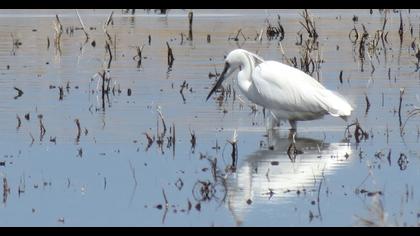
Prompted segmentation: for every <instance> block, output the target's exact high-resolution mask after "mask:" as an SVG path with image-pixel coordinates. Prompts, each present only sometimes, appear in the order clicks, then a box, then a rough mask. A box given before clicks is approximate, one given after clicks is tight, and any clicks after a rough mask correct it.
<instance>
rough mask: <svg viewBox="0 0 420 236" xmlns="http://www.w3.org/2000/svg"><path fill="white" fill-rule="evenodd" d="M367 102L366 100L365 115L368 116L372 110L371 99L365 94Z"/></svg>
mask: <svg viewBox="0 0 420 236" xmlns="http://www.w3.org/2000/svg"><path fill="white" fill-rule="evenodd" d="M365 100H366V111H365V115H367V113H368V111H369V108H370V102H369V98H368V96H367V94H365Z"/></svg>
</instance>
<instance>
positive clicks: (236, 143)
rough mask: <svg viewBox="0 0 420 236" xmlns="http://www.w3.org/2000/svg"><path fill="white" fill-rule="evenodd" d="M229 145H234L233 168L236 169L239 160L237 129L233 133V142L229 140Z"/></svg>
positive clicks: (232, 154)
mask: <svg viewBox="0 0 420 236" xmlns="http://www.w3.org/2000/svg"><path fill="white" fill-rule="evenodd" d="M228 143H230V144H231V145H232V153H231V157H232V167H233V168H234V169H235V168H236V161H237V160H238V140H237V135H236V129H235V130H234V131H233V137H232V140H228Z"/></svg>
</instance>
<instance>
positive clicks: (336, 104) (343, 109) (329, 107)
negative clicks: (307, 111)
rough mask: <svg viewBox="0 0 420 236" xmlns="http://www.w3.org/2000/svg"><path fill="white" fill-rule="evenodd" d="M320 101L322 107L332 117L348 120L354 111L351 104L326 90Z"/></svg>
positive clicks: (321, 94) (320, 96)
mask: <svg viewBox="0 0 420 236" xmlns="http://www.w3.org/2000/svg"><path fill="white" fill-rule="evenodd" d="M318 99H319V101H320V103H321V106H322V107H323V108H324V109H325V110H326V111H327V112H328V113H329V114H330V115H332V116H339V117H341V118H343V119H344V120H347V117H349V116H350V115H351V112H352V111H353V107H352V106H351V105H350V103H349V102H348V101H347V100H346V99H345V98H344V97H343V96H342V95H340V94H338V93H336V92H333V91H330V90H327V89H325V90H323V91H322V92H321V93H320V94H319V96H318Z"/></svg>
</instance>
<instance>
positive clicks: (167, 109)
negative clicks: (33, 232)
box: [0, 10, 420, 226]
mask: <svg viewBox="0 0 420 236" xmlns="http://www.w3.org/2000/svg"><path fill="white" fill-rule="evenodd" d="M110 12H111V10H80V15H81V17H82V18H83V21H84V23H85V25H86V26H87V27H88V28H89V27H93V28H92V29H89V30H88V33H89V36H90V38H89V41H88V42H87V43H86V44H85V43H84V42H85V35H84V33H83V31H82V30H75V31H74V33H73V34H69V33H66V28H68V27H80V25H79V22H78V20H77V15H76V13H75V11H73V10H1V11H0V39H1V40H0V90H1V92H0V100H1V101H2V102H1V103H0V113H1V115H0V150H1V153H0V154H1V155H0V163H2V165H0V175H1V178H2V181H1V182H0V186H2V187H1V188H0V192H2V193H3V195H2V196H3V201H2V205H1V207H0V219H1V220H0V225H2V226H356V225H361V221H360V218H363V219H368V220H371V221H373V222H374V223H376V224H384V225H398V226H403V225H418V224H419V222H420V221H419V214H420V198H419V197H418V195H417V192H418V191H419V190H420V186H419V184H418V181H417V180H418V179H419V177H420V171H419V167H420V166H419V164H420V162H419V151H420V149H419V117H413V118H411V119H410V120H408V122H407V123H406V125H405V128H404V132H403V134H400V125H399V117H398V106H399V97H400V88H405V93H404V95H403V100H402V111H401V116H402V121H403V122H404V121H405V120H406V118H407V114H408V112H409V111H411V110H413V109H414V108H415V107H419V106H420V99H419V97H418V96H419V95H418V91H419V87H420V74H419V72H416V65H415V63H416V62H417V58H416V56H415V54H416V52H417V50H418V47H417V46H416V50H413V48H412V47H411V44H412V42H413V40H416V41H415V43H418V38H419V37H420V36H419V35H420V31H419V23H420V22H419V16H420V14H419V13H420V12H419V11H416V10H411V11H410V12H408V11H407V10H403V11H402V17H403V24H404V38H403V41H402V44H401V46H400V38H399V35H398V28H399V26H400V17H399V16H400V15H399V13H397V12H393V11H389V12H388V13H387V14H388V15H387V19H388V20H387V24H386V27H385V32H389V33H388V36H387V41H388V42H387V43H386V44H385V48H386V53H385V51H384V49H383V48H382V43H381V42H379V44H378V47H379V48H380V49H378V51H377V57H376V56H373V55H372V60H371V61H370V60H369V58H368V56H367V53H366V59H365V61H364V63H363V68H364V70H363V72H362V71H361V65H362V64H361V62H360V59H359V57H358V44H357V45H356V46H353V44H352V42H351V41H350V39H349V32H350V30H351V29H352V28H353V26H354V25H355V27H356V28H357V29H358V31H359V32H361V31H362V24H363V25H364V26H365V27H366V30H367V32H368V33H369V39H368V41H371V40H372V39H373V37H374V34H375V32H376V30H379V29H382V25H383V20H384V14H385V13H384V12H379V11H378V10H374V11H373V12H372V14H370V12H369V10H310V11H309V12H310V14H311V15H312V16H313V19H314V21H315V22H316V28H317V32H318V34H319V39H318V40H319V43H320V50H319V51H320V55H321V57H322V59H323V60H324V62H323V63H321V68H320V70H319V74H316V73H314V77H315V78H317V79H319V80H320V82H321V83H322V84H323V85H324V86H325V87H327V88H329V89H332V90H336V91H338V92H339V93H341V94H343V95H344V96H346V97H347V98H348V99H349V100H350V101H351V102H352V103H353V104H354V105H355V107H356V109H355V112H354V114H353V116H352V117H351V118H350V119H349V120H348V122H347V123H346V122H344V121H343V120H341V119H336V118H333V117H329V116H326V117H324V118H323V119H320V120H316V121H310V122H299V123H298V138H297V143H296V146H297V148H298V149H299V150H301V151H302V152H303V153H300V154H298V155H297V156H296V159H295V161H294V162H292V161H291V159H290V158H289V156H288V155H287V149H288V147H289V144H290V140H289V139H288V138H287V134H288V129H289V125H288V124H287V123H284V124H282V125H281V126H280V128H279V129H278V130H276V131H274V132H273V133H270V134H269V136H268V137H267V135H266V134H267V131H266V119H265V118H264V115H263V112H262V109H261V108H260V107H258V108H257V111H256V112H253V111H252V109H251V108H250V106H249V105H250V102H249V101H247V100H246V98H245V97H243V96H242V95H241V94H240V92H239V90H238V89H237V87H236V85H235V82H234V80H227V81H228V82H227V83H225V87H228V86H229V85H230V86H231V88H234V89H235V91H236V96H235V99H233V97H234V96H233V95H231V96H227V97H226V98H225V100H224V101H222V102H219V101H217V100H216V99H215V98H216V97H217V96H213V99H210V100H209V101H208V102H206V101H205V98H206V96H207V94H208V92H209V89H210V88H211V86H212V85H213V83H214V81H215V78H214V77H212V78H209V73H213V74H214V73H215V72H216V71H217V72H218V73H220V72H221V70H222V69H223V68H222V67H223V58H224V56H225V55H226V54H227V53H228V52H229V51H230V50H232V49H235V48H238V47H241V48H244V49H247V50H249V51H252V52H257V53H258V54H259V55H261V56H262V57H263V58H265V59H273V60H279V61H282V62H286V60H285V57H283V56H282V52H281V50H280V45H279V43H278V42H279V40H278V39H274V40H268V39H267V37H266V35H265V34H264V35H263V39H262V41H261V42H260V41H258V40H255V38H256V35H257V33H258V32H260V30H261V29H265V27H266V22H265V20H266V19H269V21H270V23H271V24H273V25H276V24H277V15H280V17H281V20H280V22H281V24H282V26H283V27H284V31H285V38H284V40H282V41H281V46H282V48H283V50H284V52H285V54H286V56H287V57H288V58H292V57H295V56H296V57H297V58H299V57H300V54H299V49H300V46H299V45H296V42H297V41H299V37H298V36H297V32H298V31H300V30H303V31H302V32H303V35H304V38H305V37H307V36H306V34H305V31H304V29H303V27H302V26H301V25H300V24H299V21H303V18H302V16H301V15H300V14H301V13H302V10H194V11H193V12H194V20H193V40H192V41H190V40H187V36H188V18H187V15H188V11H184V10H169V12H168V13H167V14H166V15H161V14H157V13H154V11H150V12H146V11H143V10H137V11H136V12H135V15H131V14H129V13H127V14H124V13H123V12H122V11H121V10H114V16H113V25H110V26H109V27H108V33H109V34H110V36H111V38H112V40H113V41H114V42H115V41H116V43H114V44H113V45H112V53H113V60H112V62H111V67H110V72H109V73H110V76H111V77H112V81H111V87H112V86H115V87H114V88H115V94H112V93H110V94H109V100H106V101H105V109H103V108H102V106H101V103H102V97H101V90H100V86H99V87H98V85H100V83H98V78H97V77H94V75H95V74H96V73H97V72H100V71H102V69H103V68H104V66H106V63H107V62H108V60H107V58H108V54H107V53H106V50H105V34H104V32H103V30H102V25H103V23H104V22H105V21H106V19H107V17H108V15H109V13H110ZM55 14H58V15H59V17H60V20H61V23H62V24H63V28H64V33H63V35H62V39H61V54H60V52H59V51H58V50H57V49H56V48H55V46H54V27H53V21H54V19H55ZM354 15H356V16H358V21H357V22H355V23H354V22H353V21H352V18H353V16H354ZM411 26H412V27H413V35H411V33H410V27H411ZM239 29H242V32H243V34H244V35H245V37H246V40H244V38H243V37H241V36H240V37H238V39H239V40H238V41H234V40H228V38H229V37H234V36H235V35H236V33H237V32H238V30H239ZM181 33H182V34H183V36H182V37H181ZM11 34H13V38H14V39H15V40H16V39H18V40H19V41H20V42H21V45H19V44H17V45H14V44H13V41H12V37H11ZM208 34H210V35H211V42H207V35H208ZM149 35H150V36H151V43H150V45H149V44H148V36H149ZM47 38H48V39H49V41H50V45H49V47H48V43H47ZM92 41H95V43H96V46H95V47H93V46H92V44H91V43H92ZM181 41H182V42H181ZM166 42H168V43H169V44H170V46H171V48H172V50H173V54H174V57H175V61H174V63H173V65H172V67H171V68H168V64H167V46H166ZM143 44H144V48H143V53H142V56H143V57H144V58H143V59H142V63H141V65H140V67H138V66H137V62H136V61H135V60H133V57H134V56H135V55H136V47H137V46H140V47H141V46H142V45H143ZM337 47H338V49H337ZM354 47H355V49H354ZM366 51H367V49H366ZM371 63H372V64H373V66H374V68H375V70H374V71H373V73H372V66H371ZM389 68H391V70H390V78H391V79H390V80H389V78H388V70H389ZM341 70H342V71H343V76H342V78H343V83H340V80H339V74H340V71H341ZM92 77H94V78H93V79H92ZM184 81H185V82H186V83H188V88H185V89H184V90H183V96H184V99H185V100H183V96H182V95H181V93H180V89H181V85H182V84H183V82H184ZM67 83H68V84H69V88H68V89H66V85H67ZM54 86H55V87H54ZM59 86H62V87H63V91H64V94H63V95H64V96H63V98H62V100H60V99H59V98H60V93H59V89H58V87H59ZM13 87H17V88H19V89H21V90H22V91H23V92H24V93H23V95H22V96H20V97H17V98H16V99H14V97H15V96H16V94H17V92H16V90H15V89H13ZM118 88H119V89H120V90H121V92H120V93H119V92H118V91H117V90H118ZM128 89H130V90H131V91H132V93H131V96H128V92H127V90H128ZM382 94H383V96H382ZM365 95H367V97H368V98H369V101H370V104H371V105H370V108H369V110H368V112H367V113H366V101H365ZM382 97H383V98H382ZM241 100H243V102H241ZM158 106H159V107H160V109H161V112H162V114H163V116H164V120H165V123H166V126H167V132H166V136H165V137H164V144H163V146H162V148H160V147H159V146H158V145H157V143H156V141H155V142H154V143H153V144H152V145H151V146H150V147H149V148H147V138H146V137H145V135H144V133H145V132H148V133H149V134H150V135H151V136H155V138H156V137H157V133H158V132H159V133H161V132H162V130H163V125H162V123H161V122H160V118H159V115H158V113H157V111H156V109H157V107H158ZM27 113H29V114H30V119H29V120H26V119H25V118H24V116H25V114H27ZM40 114H42V123H43V125H44V126H45V129H46V133H45V135H44V136H43V137H40V136H41V135H40V123H39V122H40V121H39V118H37V116H38V115H40ZM16 116H19V119H20V120H21V125H20V127H18V128H17V125H18V119H17V118H16ZM75 119H79V121H80V125H81V131H82V132H81V135H80V140H79V141H78V142H77V140H76V139H77V132H78V131H77V126H76V123H75ZM356 119H357V120H358V121H359V122H360V125H361V127H362V128H363V129H364V130H365V131H367V132H368V134H369V137H368V139H366V140H365V139H362V140H361V141H360V142H359V143H357V142H356V139H355V137H354V135H353V136H352V137H348V140H345V136H344V133H345V132H344V131H345V128H346V125H347V124H350V123H352V122H354V121H355V120H356ZM173 125H174V126H175V127H176V128H175V130H176V132H175V137H176V139H175V140H176V141H175V148H173V146H169V147H167V145H168V139H167V138H168V137H169V136H171V135H172V127H173ZM157 126H159V128H157ZM170 127H171V128H170ZM85 129H87V134H85ZM157 129H159V130H157ZM354 129H355V127H354V126H352V127H350V132H351V133H352V134H354ZM234 130H236V132H237V136H238V163H237V167H236V170H235V171H232V170H231V169H230V168H229V166H230V165H231V162H232V160H231V151H232V147H231V145H230V144H229V143H228V141H227V140H231V139H232V136H233V133H234ZM191 132H193V133H195V135H196V138H197V139H196V145H195V147H192V144H191V142H190V140H191V134H190V133H191ZM31 136H33V138H34V140H33V142H32V138H31ZM41 138H42V140H41ZM54 138H55V142H51V141H50V139H54ZM80 150H81V151H80ZM390 150H391V156H390V162H389V161H388V159H387V157H388V153H389V151H390ZM404 156H405V157H406V158H407V160H408V163H405V162H404V161H403V160H404ZM400 157H401V158H400ZM215 159H217V163H216V176H217V177H216V178H214V176H213V174H212V165H211V162H210V161H209V160H212V161H214V160H215ZM399 160H400V162H399V163H398V161H399ZM405 164H406V165H405ZM4 181H6V182H7V185H5V182H4ZM200 181H202V182H201V183H200ZM203 183H204V184H203ZM206 183H209V185H208V186H209V187H210V188H211V187H214V189H215V190H214V191H211V190H209V189H207V190H208V191H206V190H205V191H204V192H200V188H201V187H204V186H205V185H206ZM8 189H9V191H8ZM365 191H368V192H365ZM377 191H380V193H377V194H375V193H374V192H377ZM163 192H164V194H163ZM164 195H165V196H166V199H167V201H168V205H167V207H165V197H164ZM378 201H379V202H381V204H382V210H381V211H380V212H383V213H384V214H385V216H386V217H385V218H384V219H383V220H380V219H378V214H372V213H371V212H370V211H369V209H371V208H372V207H373V206H374V205H375V202H378ZM165 209H166V210H165ZM379 215H380V214H379Z"/></svg>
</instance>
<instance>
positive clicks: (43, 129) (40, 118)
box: [38, 115, 47, 141]
mask: <svg viewBox="0 0 420 236" xmlns="http://www.w3.org/2000/svg"><path fill="white" fill-rule="evenodd" d="M38 118H39V130H40V134H39V141H42V139H43V137H44V135H45V133H46V132H47V130H46V129H45V126H44V124H43V123H42V115H38Z"/></svg>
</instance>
